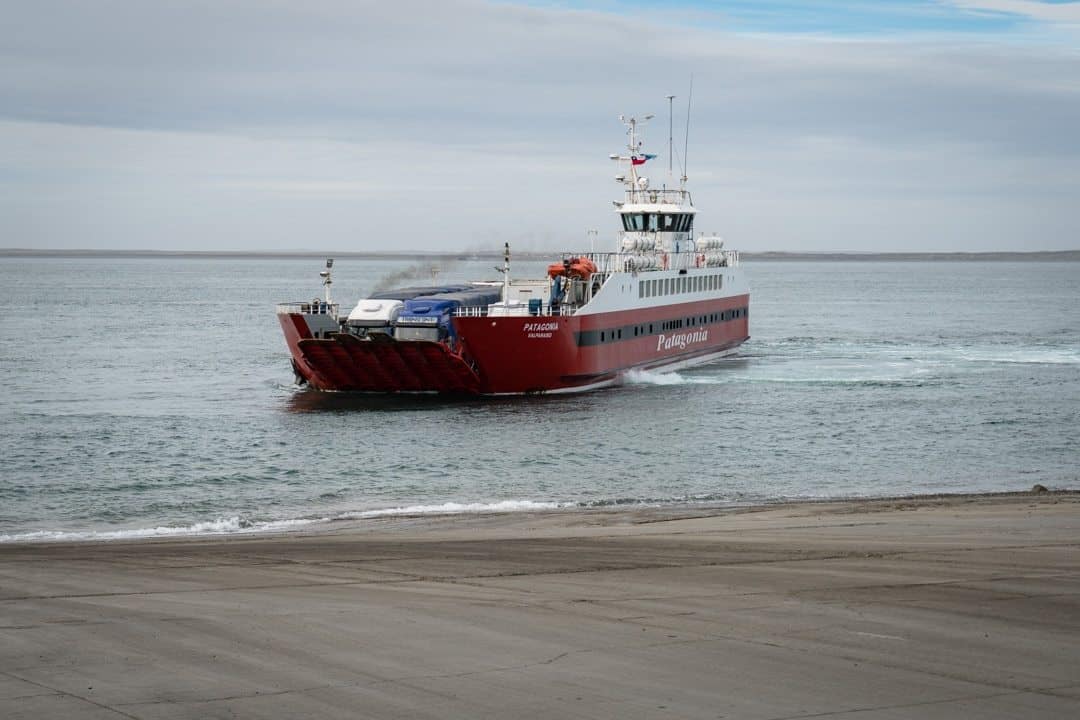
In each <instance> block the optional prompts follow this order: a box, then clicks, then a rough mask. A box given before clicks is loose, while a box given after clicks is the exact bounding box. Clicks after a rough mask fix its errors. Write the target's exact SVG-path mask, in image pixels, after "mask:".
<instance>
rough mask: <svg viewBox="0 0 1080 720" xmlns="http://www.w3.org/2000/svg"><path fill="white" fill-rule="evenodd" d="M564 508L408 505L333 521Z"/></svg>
mask: <svg viewBox="0 0 1080 720" xmlns="http://www.w3.org/2000/svg"><path fill="white" fill-rule="evenodd" d="M562 507H566V505H565V504H563V503H557V502H536V501H533V500H501V501H499V502H491V503H456V502H448V503H443V504H441V505H408V506H405V507H394V508H382V509H379V510H362V511H360V512H353V513H346V514H344V515H338V516H336V517H334V518H333V519H334V520H366V519H369V518H379V517H393V516H399V515H463V514H466V513H469V514H482V513H501V512H530V511H534V510H558V509H559V508H562Z"/></svg>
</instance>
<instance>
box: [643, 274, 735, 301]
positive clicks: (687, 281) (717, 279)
mask: <svg viewBox="0 0 1080 720" xmlns="http://www.w3.org/2000/svg"><path fill="white" fill-rule="evenodd" d="M723 288H724V276H723V275H680V276H679V277H669V278H656V279H655V280H642V281H641V282H639V283H638V297H639V298H647V297H658V296H660V295H676V294H681V293H689V292H706V291H709V290H722V289H723Z"/></svg>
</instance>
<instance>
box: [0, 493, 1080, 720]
mask: <svg viewBox="0 0 1080 720" xmlns="http://www.w3.org/2000/svg"><path fill="white" fill-rule="evenodd" d="M0 717H3V718H6V719H7V720H14V719H15V718H53V717H64V718H72V719H75V718H117V717H126V718H233V717H242V718H296V717H319V718H326V717H332V718H337V717H341V718H773V719H779V718H803V717H815V718H821V717H843V718H845V719H847V720H862V719H864V718H979V719H980V720H993V719H995V718H1066V717H1080V494H1077V493H1043V494H1014V495H1002V496H971V497H947V498H917V499H903V500H878V501H855V502H830V503H808V504H791V505H777V506H769V507H764V508H746V509H740V510H734V511H733V510H721V509H709V510H703V509H701V508H687V507H683V508H667V509H662V510H659V509H633V510H615V511H607V512H599V511H578V512H552V513H545V514H535V515H527V514H511V515H490V516H479V517H477V516H473V517H461V516H459V517H436V518H431V517H429V518H395V519H383V520H379V521H366V522H353V523H341V524H336V525H331V526H329V527H327V528H323V529H321V530H320V531H319V532H312V533H306V534H290V535H277V536H268V535H260V536H230V537H207V538H189V539H170V540H154V541H141V542H109V543H81V544H39V545H3V546H0Z"/></svg>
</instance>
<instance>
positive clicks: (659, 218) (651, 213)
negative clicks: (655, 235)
mask: <svg viewBox="0 0 1080 720" xmlns="http://www.w3.org/2000/svg"><path fill="white" fill-rule="evenodd" d="M696 212H697V211H696V210H694V208H692V207H685V206H680V205H659V204H658V205H641V204H634V205H623V206H622V207H621V208H620V209H619V217H620V218H621V219H622V229H623V230H625V231H626V232H684V233H689V232H693V229H694V213H696Z"/></svg>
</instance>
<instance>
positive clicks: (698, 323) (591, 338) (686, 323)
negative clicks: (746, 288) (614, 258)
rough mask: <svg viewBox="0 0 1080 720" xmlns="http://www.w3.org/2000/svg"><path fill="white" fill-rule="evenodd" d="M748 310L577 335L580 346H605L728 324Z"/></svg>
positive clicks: (734, 310)
mask: <svg viewBox="0 0 1080 720" xmlns="http://www.w3.org/2000/svg"><path fill="white" fill-rule="evenodd" d="M748 313H749V309H748V308H744V307H742V308H732V309H731V310H724V311H722V312H716V313H708V314H706V315H694V316H691V317H684V318H672V319H671V320H664V321H661V322H651V323H640V324H637V325H623V326H622V327H615V328H607V329H605V330H583V331H582V332H579V333H577V334H576V339H577V344H578V346H579V347H580V346H585V345H603V344H606V343H612V342H618V341H620V340H623V339H626V340H632V339H633V338H638V337H645V336H647V335H659V334H660V333H666V332H671V331H672V330H680V329H682V328H684V327H685V328H700V327H702V326H705V325H711V324H713V323H721V322H728V321H729V320H738V319H739V318H744V317H747V315H748Z"/></svg>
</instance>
